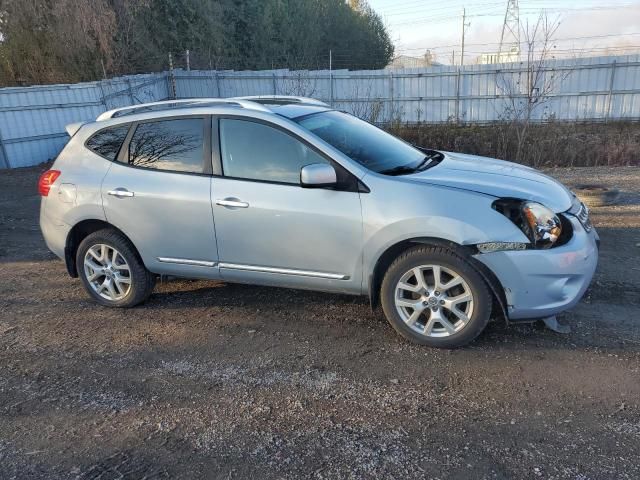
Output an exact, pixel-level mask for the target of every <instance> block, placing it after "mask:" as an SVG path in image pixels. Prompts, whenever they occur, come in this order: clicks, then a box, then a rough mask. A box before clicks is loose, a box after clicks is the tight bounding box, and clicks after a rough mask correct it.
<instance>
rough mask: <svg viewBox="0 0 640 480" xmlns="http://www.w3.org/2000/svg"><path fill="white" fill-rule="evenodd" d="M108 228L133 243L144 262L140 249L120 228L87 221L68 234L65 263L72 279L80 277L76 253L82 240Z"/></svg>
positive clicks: (100, 221) (92, 220) (101, 222)
mask: <svg viewBox="0 0 640 480" xmlns="http://www.w3.org/2000/svg"><path fill="white" fill-rule="evenodd" d="M107 228H108V229H111V230H114V231H116V232H118V233H119V234H121V235H122V236H123V237H125V238H126V239H127V240H128V241H129V242H130V243H131V245H132V246H133V249H134V251H135V253H136V255H137V256H138V258H139V259H140V261H141V262H142V257H141V256H140V252H138V249H137V248H136V246H135V245H134V243H133V242H132V241H131V239H130V238H129V237H128V235H127V234H126V233H124V232H123V231H122V230H120V229H119V228H118V227H116V226H114V225H112V224H111V223H109V222H106V221H104V220H100V219H97V218H90V219H85V220H82V221H80V222H78V223H76V224H75V225H74V226H73V228H72V229H71V230H69V233H68V234H67V240H66V242H65V247H64V261H65V264H66V267H67V272H68V273H69V275H70V276H71V277H73V278H77V277H78V270H77V265H76V252H77V251H78V247H79V246H80V243H81V242H82V240H84V239H85V238H86V237H87V236H88V235H91V234H92V233H93V232H97V231H98V230H103V229H107ZM143 264H144V262H143Z"/></svg>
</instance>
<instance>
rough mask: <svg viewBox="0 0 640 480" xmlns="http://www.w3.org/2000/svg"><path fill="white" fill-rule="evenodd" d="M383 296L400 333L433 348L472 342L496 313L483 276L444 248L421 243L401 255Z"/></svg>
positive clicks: (385, 282) (384, 283) (387, 276)
mask: <svg viewBox="0 0 640 480" xmlns="http://www.w3.org/2000/svg"><path fill="white" fill-rule="evenodd" d="M381 299H382V308H383V310H384V313H385V316H386V317H387V320H389V323H391V326H393V328H394V329H395V330H396V331H397V332H398V333H399V334H400V335H402V336H403V337H405V338H407V339H409V340H411V341H413V342H415V343H418V344H421V345H428V346H431V347H441V348H456V347H461V346H463V345H466V344H467V343H469V342H471V341H472V340H474V339H475V338H476V337H477V336H478V335H479V334H480V332H482V330H483V329H484V328H485V327H486V325H487V323H488V322H489V317H490V316H491V304H492V297H491V294H490V293H489V289H488V288H487V285H486V283H485V281H484V279H483V278H482V276H481V275H480V274H479V273H478V271H477V270H476V269H475V268H474V267H473V266H472V265H470V264H469V263H468V261H467V260H465V259H464V258H462V257H460V256H458V255H456V254H455V253H453V252H452V251H450V250H448V249H445V248H442V247H429V246H420V247H415V248H412V249H410V250H407V251H406V252H404V253H403V254H401V255H400V256H399V257H398V258H397V259H396V260H395V261H394V262H393V263H392V264H391V266H390V267H389V269H388V270H387V272H386V274H385V276H384V279H383V281H382V291H381Z"/></svg>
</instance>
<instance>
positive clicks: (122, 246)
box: [76, 229, 156, 308]
mask: <svg viewBox="0 0 640 480" xmlns="http://www.w3.org/2000/svg"><path fill="white" fill-rule="evenodd" d="M76 266H77V269H78V276H79V277H80V279H81V280H82V283H83V285H84V288H85V289H86V290H87V292H88V293H89V295H90V296H91V297H92V298H93V299H94V300H95V301H96V302H98V303H100V304H101V305H105V306H107V307H125V308H126V307H133V306H135V305H138V304H139V303H142V302H144V301H145V300H146V299H147V298H148V297H149V295H151V292H153V288H154V286H155V283H156V277H155V275H153V274H152V273H151V272H149V271H148V270H147V269H146V268H145V266H144V264H143V263H142V260H141V259H140V257H139V255H138V253H137V252H136V250H135V248H134V247H133V245H132V244H131V242H130V241H129V240H128V239H127V238H126V237H125V236H124V235H122V234H121V233H119V232H117V231H115V230H112V229H103V230H98V231H97V232H93V233H91V234H90V235H88V236H87V237H86V238H85V239H84V240H82V242H81V243H80V245H79V246H78V251H77V252H76Z"/></svg>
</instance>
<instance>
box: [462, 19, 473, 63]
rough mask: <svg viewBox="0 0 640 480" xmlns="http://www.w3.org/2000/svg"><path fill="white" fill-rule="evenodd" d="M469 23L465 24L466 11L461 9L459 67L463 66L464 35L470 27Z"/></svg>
mask: <svg viewBox="0 0 640 480" xmlns="http://www.w3.org/2000/svg"><path fill="white" fill-rule="evenodd" d="M470 25H471V23H467V9H466V8H464V7H463V8H462V51H461V52H460V65H464V37H465V34H466V28H467V27H468V26H470Z"/></svg>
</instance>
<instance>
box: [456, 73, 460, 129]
mask: <svg viewBox="0 0 640 480" xmlns="http://www.w3.org/2000/svg"><path fill="white" fill-rule="evenodd" d="M456 124H458V125H459V124H460V67H458V73H457V75H456Z"/></svg>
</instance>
